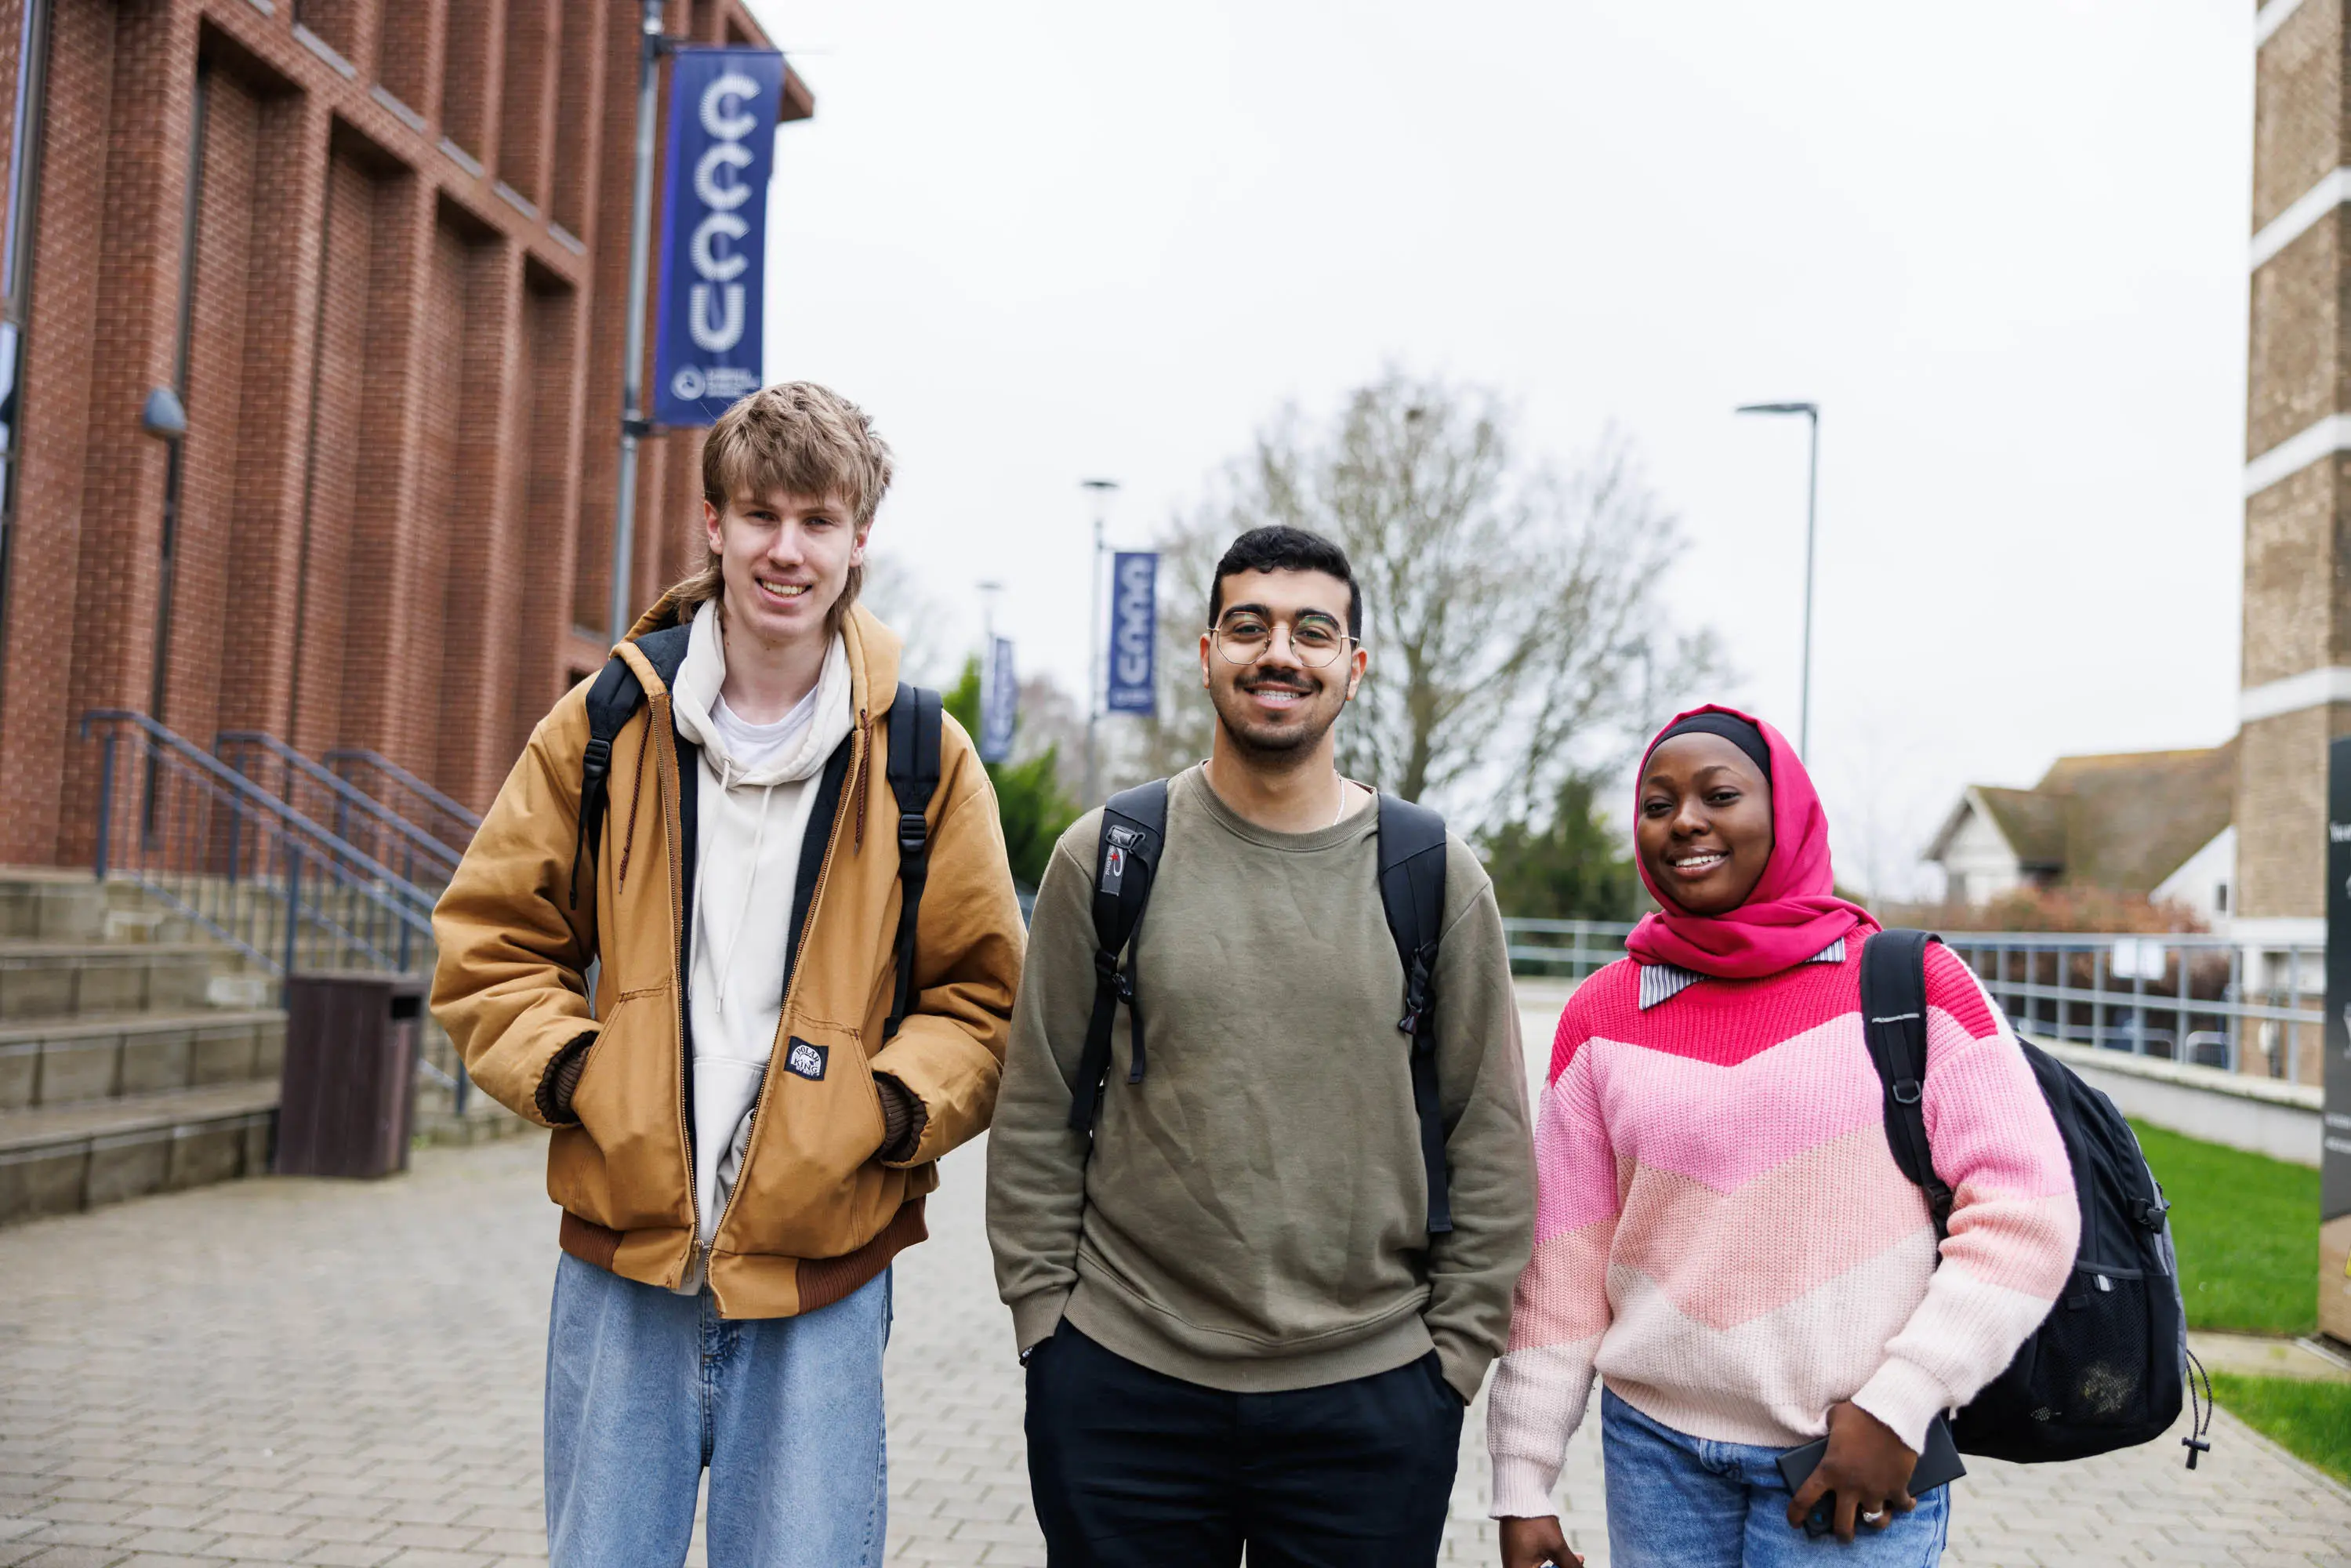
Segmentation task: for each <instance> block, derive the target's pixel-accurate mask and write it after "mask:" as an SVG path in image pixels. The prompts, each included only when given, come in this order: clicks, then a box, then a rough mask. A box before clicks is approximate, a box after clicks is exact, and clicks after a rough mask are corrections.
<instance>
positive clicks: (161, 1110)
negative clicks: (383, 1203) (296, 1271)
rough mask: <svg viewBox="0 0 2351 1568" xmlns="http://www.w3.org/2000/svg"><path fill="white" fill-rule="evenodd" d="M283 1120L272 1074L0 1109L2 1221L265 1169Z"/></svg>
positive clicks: (255, 1173) (256, 1173)
mask: <svg viewBox="0 0 2351 1568" xmlns="http://www.w3.org/2000/svg"><path fill="white" fill-rule="evenodd" d="M276 1123H277V1081H276V1080H275V1079H274V1078H272V1079H268V1080H246V1081H244V1082H232V1083H215V1084H210V1085H207V1086H205V1087H204V1088H200V1089H176V1090H171V1091H167V1092H163V1093H160V1094H133V1095H125V1096H122V1097H120V1098H118V1099H113V1100H100V1101H91V1102H84V1103H75V1104H67V1105H49V1106H42V1107H40V1108H38V1109H35V1110H27V1111H16V1112H10V1113H0V1225H4V1224H10V1223H13V1222H15V1221H17V1220H23V1219H34V1218H39V1217H41V1216H43V1215H50V1214H72V1213H75V1212H77V1211H78V1210H81V1209H85V1208H95V1207H99V1205H101V1204H108V1203H114V1202H118V1201H120V1200H121V1199H123V1198H126V1197H140V1196H141V1195H143V1194H146V1193H152V1192H176V1191H178V1190H180V1189H181V1188H183V1187H191V1186H204V1184H206V1183H208V1182H216V1181H227V1180H230V1179H232V1178H234V1177H236V1176H260V1175H262V1174H263V1173H265V1172H266V1171H267V1170H268V1168H269V1149H270V1139H271V1134H272V1130H273V1128H274V1126H275V1124H276Z"/></svg>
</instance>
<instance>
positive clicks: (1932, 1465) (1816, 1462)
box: [1779, 1416, 1968, 1536]
mask: <svg viewBox="0 0 2351 1568" xmlns="http://www.w3.org/2000/svg"><path fill="white" fill-rule="evenodd" d="M1828 1451H1829V1440H1828V1439H1827V1438H1826V1437H1823V1438H1820V1439H1819V1440H1818V1441H1815V1442H1811V1443H1806V1444H1805V1445H1804V1446H1803V1447H1802V1448H1791V1449H1789V1450H1788V1451H1787V1452H1786V1453H1784V1454H1782V1455H1781V1456H1780V1460H1779V1464H1780V1478H1781V1479H1782V1480H1784V1481H1786V1482H1787V1483H1788V1490H1789V1491H1791V1492H1795V1491H1798V1490H1802V1487H1803V1484H1804V1478H1805V1477H1807V1476H1809V1475H1811V1474H1812V1473H1813V1471H1814V1470H1815V1469H1819V1468H1820V1463H1821V1460H1822V1459H1823V1458H1824V1457H1825V1456H1826V1455H1827V1453H1828ZM1967 1473H1968V1468H1967V1466H1965V1465H1963V1464H1961V1463H1960V1462H1959V1445H1958V1444H1956V1443H1954V1442H1952V1441H1951V1424H1950V1423H1949V1421H1947V1420H1945V1419H1944V1418H1943V1417H1942V1416H1936V1417H1935V1418H1934V1420H1932V1421H1931V1422H1929V1423H1928V1426H1927V1446H1926V1447H1925V1448H1921V1449H1920V1450H1919V1451H1918V1462H1917V1465H1916V1466H1914V1467H1913V1468H1912V1469H1911V1471H1910V1487H1909V1491H1910V1495H1911V1496H1912V1497H1914V1498H1919V1497H1924V1496H1926V1495H1927V1494H1928V1492H1930V1491H1933V1490H1935V1489H1936V1488H1937V1487H1944V1486H1949V1485H1950V1484H1951V1483H1952V1482H1953V1481H1955V1480H1958V1479H1959V1478H1960V1477H1961V1476H1963V1475H1966V1474H1967ZM1835 1511H1836V1493H1834V1492H1823V1493H1822V1494H1821V1500H1820V1501H1819V1502H1818V1503H1815V1504H1814V1505H1813V1511H1812V1512H1811V1514H1810V1515H1808V1516H1807V1517H1806V1518H1805V1520H1804V1533H1805V1534H1807V1535H1814V1536H1818V1535H1826V1534H1827V1533H1828V1532H1829V1528H1830V1523H1831V1521H1833V1520H1834V1518H1835Z"/></svg>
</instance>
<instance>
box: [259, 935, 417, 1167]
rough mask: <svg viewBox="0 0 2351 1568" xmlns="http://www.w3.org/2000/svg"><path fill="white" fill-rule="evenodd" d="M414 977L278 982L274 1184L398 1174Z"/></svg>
mask: <svg viewBox="0 0 2351 1568" xmlns="http://www.w3.org/2000/svg"><path fill="white" fill-rule="evenodd" d="M423 1023H424V979H423V977H422V976H417V975H390V974H381V973H372V972H367V971H358V972H351V973H325V974H308V975H296V976H293V977H291V978H289V979H288V980H287V984H286V1066H285V1071H284V1074H283V1076H282V1077H281V1078H280V1080H279V1089H278V1104H277V1166H276V1169H277V1174H278V1175H280V1176H365V1177H374V1176H390V1175H391V1174H392V1172H394V1171H404V1170H406V1169H407V1168H408V1131H409V1124H410V1122H411V1120H412V1119H413V1115H414V1112H415V1108H416V1052H417V1049H418V1046H419V1044H420V1038H419V1037H420V1035H421V1034H422V1031H423Z"/></svg>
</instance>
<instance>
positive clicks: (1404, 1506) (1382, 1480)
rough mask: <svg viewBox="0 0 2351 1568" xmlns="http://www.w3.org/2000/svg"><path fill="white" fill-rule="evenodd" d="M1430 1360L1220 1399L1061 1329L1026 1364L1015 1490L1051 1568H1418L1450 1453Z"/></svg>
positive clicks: (1454, 1402) (1442, 1399)
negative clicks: (1029, 1510)
mask: <svg viewBox="0 0 2351 1568" xmlns="http://www.w3.org/2000/svg"><path fill="white" fill-rule="evenodd" d="M1462 1414H1463V1409H1462V1404H1461V1396H1459V1395H1458V1394H1456V1393H1455V1392H1454V1391H1453V1388H1452V1385H1449V1384H1447V1382H1446V1381H1445V1378H1444V1375H1443V1374H1442V1373H1441V1372H1439V1370H1438V1368H1437V1353H1436V1352H1434V1351H1431V1352H1430V1353H1429V1354H1427V1355H1426V1356H1423V1357H1422V1358H1421V1359H1420V1360H1418V1361H1416V1362H1413V1363H1411V1364H1408V1365H1405V1366H1400V1367H1397V1368H1396V1369H1395V1370H1394V1371H1393V1372H1384V1373H1381V1374H1379V1375H1376V1376H1373V1377H1363V1378H1357V1379H1355V1380H1353V1381H1352V1382H1348V1383H1334V1384H1330V1385H1325V1386H1323V1387H1320V1388H1299V1389H1292V1390H1289V1391H1287V1392H1284V1393H1280V1394H1230V1393H1227V1392H1225V1391H1224V1390H1221V1389H1216V1388H1204V1387H1202V1386H1200V1385H1197V1384H1194V1383H1186V1382H1185V1381H1183V1380H1182V1379H1181V1378H1175V1377H1169V1376H1167V1375H1165V1374H1164V1373H1158V1372H1154V1371H1151V1370H1150V1369H1149V1368H1147V1367H1143V1366H1138V1365H1136V1364H1134V1362H1131V1361H1128V1360H1126V1359H1125V1358H1124V1357H1123V1356H1120V1355H1115V1354H1112V1353H1111V1352H1110V1351H1108V1350H1105V1349H1104V1348H1103V1347H1102V1345H1100V1344H1098V1343H1095V1342H1094V1341H1092V1340H1090V1339H1088V1338H1087V1337H1086V1336H1085V1335H1084V1334H1082V1333H1079V1332H1078V1331H1077V1330H1076V1329H1074V1328H1072V1327H1071V1326H1070V1324H1069V1323H1068V1322H1063V1323H1062V1324H1061V1328H1060V1330H1059V1331H1058V1332H1056V1333H1054V1335H1053V1337H1052V1338H1051V1339H1050V1340H1047V1341H1045V1342H1044V1343H1042V1344H1040V1345H1039V1346H1038V1347H1037V1349H1036V1351H1035V1352H1034V1353H1033V1354H1031V1355H1030V1356H1029V1417H1028V1432H1029V1486H1030V1489H1031V1490H1032V1492H1033V1494H1034V1496H1035V1499H1036V1504H1037V1520H1038V1522H1039V1523H1040V1525H1042V1526H1043V1528H1044V1531H1045V1545H1046V1557H1047V1561H1048V1562H1050V1563H1051V1564H1052V1565H1053V1568H1094V1565H1095V1564H1097V1563H1099V1564H1103V1565H1104V1568H1108V1565H1109V1564H1113V1563H1115V1564H1118V1565H1119V1568H1233V1565H1234V1564H1237V1563H1239V1562H1240V1560H1241V1550H1242V1547H1243V1546H1244V1545H1246V1546H1247V1547H1248V1550H1249V1568H1342V1565H1343V1568H1428V1565H1429V1564H1432V1563H1435V1562H1436V1561H1437V1545H1438V1542H1439V1541H1440V1539H1441V1538H1442V1536H1443V1534H1444V1531H1445V1514H1446V1508H1447V1503H1448V1502H1449V1501H1450V1500H1451V1498H1452V1495H1453V1474H1454V1468H1455V1464H1456V1462H1457V1460H1458V1458H1459V1455H1460V1448H1461V1417H1462Z"/></svg>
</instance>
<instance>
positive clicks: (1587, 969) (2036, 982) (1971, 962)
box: [1502, 919, 2326, 1082]
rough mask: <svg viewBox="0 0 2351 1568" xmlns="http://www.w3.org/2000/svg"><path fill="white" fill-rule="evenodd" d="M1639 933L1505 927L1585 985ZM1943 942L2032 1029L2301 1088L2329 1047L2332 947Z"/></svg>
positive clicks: (1547, 968)
mask: <svg viewBox="0 0 2351 1568" xmlns="http://www.w3.org/2000/svg"><path fill="white" fill-rule="evenodd" d="M1632 929H1633V928H1632V927H1631V926H1630V925H1617V924H1614V923H1611V922H1607V921H1597V920H1517V919H1506V920H1504V921H1503V922H1502V930H1503V935H1504V938H1505V940H1506V941H1507V942H1508V943H1509V946H1510V969H1511V972H1512V973H1514V974H1519V975H1529V976H1548V977H1562V978H1568V979H1577V980H1581V979H1583V978H1585V977H1588V976H1589V975H1591V974H1592V973H1593V971H1594V970H1596V969H1598V968H1600V967H1602V966H1603V965H1605V964H1609V963H1612V962H1614V960H1616V959H1618V958H1621V957H1623V956H1625V936H1627V935H1628V934H1629V933H1630V932H1631V931H1632ZM1939 935H1940V936H1942V938H1943V941H1944V942H1945V943H1946V944H1947V945H1948V946H1949V947H1950V948H1951V950H1952V951H1954V952H1956V953H1958V954H1959V956H1961V957H1963V958H1965V959H1966V960H1967V961H1968V966H1969V967H1970V968H1972V969H1974V970H1975V972H1976V974H1977V975H1978V977H1980V978H1981V979H1982V981H1983V984H1984V988H1985V989H1986V990H1988V991H1990V992H1991V995H1992V997H1993V998H1994V999H1995V1000H1996V1001H1998V1002H1999V1003H2000V1005H2001V1009H2003V1010H2004V1011H2006V1012H2007V1014H2008V1016H2009V1018H2010V1019H2011V1022H2013V1023H2014V1025H2015V1026H2016V1028H2017V1029H2018V1030H2020V1031H2022V1032H2023V1033H2025V1034H2029V1035H2035V1036H2038V1037H2041V1038H2043V1039H2050V1040H2064V1041H2067V1042H2069V1043H2073V1044H2076V1045H2093V1046H2096V1047H2099V1048H2100V1049H2102V1050H2107V1051H2131V1052H2134V1053H2136V1054H2137V1055H2141V1056H2156V1057H2164V1058H2168V1059H2169V1060H2171V1061H2184V1062H2194V1063H2198V1064H2200V1065H2202V1066H2207V1067H2220V1068H2226V1069H2227V1070H2228V1071H2231V1072H2242V1071H2252V1072H2257V1073H2262V1074H2264V1075H2266V1076H2269V1077H2273V1078H2283V1079H2288V1080H2291V1081H2293V1082H2301V1081H2302V1079H2303V1077H2304V1067H2305V1064H2306V1063H2308V1062H2309V1061H2314V1060H2315V1058H2314V1056H2313V1055H2312V1053H2313V1052H2314V1051H2320V1050H2322V1049H2323V1046H2322V1043H2321V1042H2322V1040H2323V1038H2324V1033H2323V1031H2324V1030H2325V985H2326V978H2325V976H2326V955H2325V948H2324V947H2323V946H2311V945H2308V944H2277V945H2273V946H2263V945H2261V944H2258V943H2243V942H2239V941H2235V940H2232V939H2231V938H2230V937H2226V936H2186V935H2168V936H2137V935H2127V934H2085V933H2079V932H2063V933H2046V932H2031V931H1945V932H1942V933H1939Z"/></svg>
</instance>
